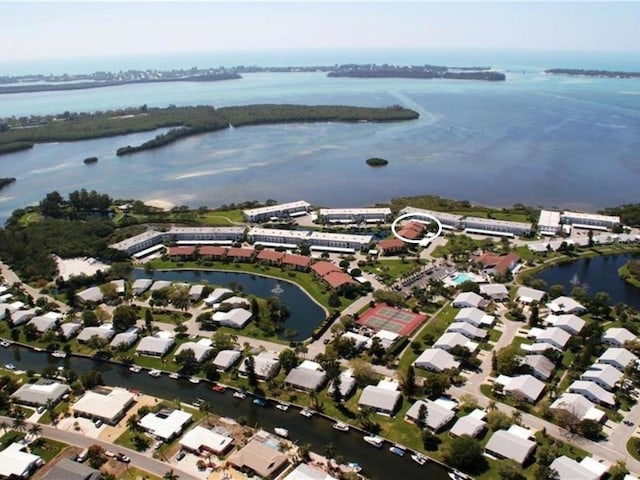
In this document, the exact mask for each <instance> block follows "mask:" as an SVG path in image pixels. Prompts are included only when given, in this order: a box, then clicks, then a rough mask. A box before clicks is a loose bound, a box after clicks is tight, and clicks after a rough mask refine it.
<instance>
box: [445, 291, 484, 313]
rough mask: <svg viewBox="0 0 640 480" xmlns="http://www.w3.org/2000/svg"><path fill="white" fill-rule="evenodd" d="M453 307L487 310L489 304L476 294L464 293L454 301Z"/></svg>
mask: <svg viewBox="0 0 640 480" xmlns="http://www.w3.org/2000/svg"><path fill="white" fill-rule="evenodd" d="M452 305H453V306H454V307H456V308H470V307H474V308H480V309H483V308H486V307H487V305H489V302H488V301H487V300H485V299H484V298H482V297H481V296H480V295H478V294H477V293H475V292H462V293H459V294H458V296H457V297H456V298H454V299H453V303H452Z"/></svg>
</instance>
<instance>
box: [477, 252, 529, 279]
mask: <svg viewBox="0 0 640 480" xmlns="http://www.w3.org/2000/svg"><path fill="white" fill-rule="evenodd" d="M519 260H520V257H519V256H518V255H516V254H515V253H513V252H511V253H507V254H503V255H498V254H497V253H493V252H486V253H483V254H482V255H479V256H477V257H474V258H473V261H474V262H478V263H480V264H482V267H483V270H484V271H486V272H488V273H493V274H494V275H495V274H500V275H501V274H504V273H507V272H510V271H511V270H513V268H514V267H515V266H516V264H517V263H518V261H519Z"/></svg>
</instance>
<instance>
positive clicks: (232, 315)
mask: <svg viewBox="0 0 640 480" xmlns="http://www.w3.org/2000/svg"><path fill="white" fill-rule="evenodd" d="M252 316H253V315H252V313H251V312H250V311H249V310H245V309H244V308H232V309H231V310H229V311H228V312H215V313H214V314H213V315H211V320H213V321H214V322H216V323H219V324H220V325H226V326H228V327H231V328H237V329H241V328H244V326H245V325H246V324H247V323H249V320H251V317H252Z"/></svg>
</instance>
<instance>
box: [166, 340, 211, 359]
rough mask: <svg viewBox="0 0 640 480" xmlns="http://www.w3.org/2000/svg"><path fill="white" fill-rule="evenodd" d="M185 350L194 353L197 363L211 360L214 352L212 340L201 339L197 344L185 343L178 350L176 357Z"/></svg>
mask: <svg viewBox="0 0 640 480" xmlns="http://www.w3.org/2000/svg"><path fill="white" fill-rule="evenodd" d="M185 350H191V351H193V354H194V356H195V360H196V362H203V361H205V360H206V359H207V358H209V355H211V352H213V348H211V340H209V339H208V338H203V339H200V340H198V341H197V342H184V343H183V344H182V345H180V346H179V347H178V348H177V349H176V353H175V355H178V354H179V353H180V352H183V351H185Z"/></svg>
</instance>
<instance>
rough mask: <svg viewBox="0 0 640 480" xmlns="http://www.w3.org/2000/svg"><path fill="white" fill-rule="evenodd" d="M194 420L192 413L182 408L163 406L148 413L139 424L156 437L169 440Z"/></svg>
mask: <svg viewBox="0 0 640 480" xmlns="http://www.w3.org/2000/svg"><path fill="white" fill-rule="evenodd" d="M191 421H192V416H191V414H190V413H187V412H184V411H182V410H175V409H169V408H163V409H161V410H160V411H158V412H156V413H154V412H150V413H147V414H146V415H145V416H144V417H142V418H141V419H140V421H138V425H140V427H142V428H143V429H144V430H145V431H146V432H147V433H149V434H150V435H153V436H154V437H155V438H160V439H162V440H163V441H165V442H169V441H171V440H172V439H174V438H175V437H177V436H178V435H180V434H181V433H182V431H183V430H184V428H185V427H186V426H187V425H189V424H190V423H191Z"/></svg>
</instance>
